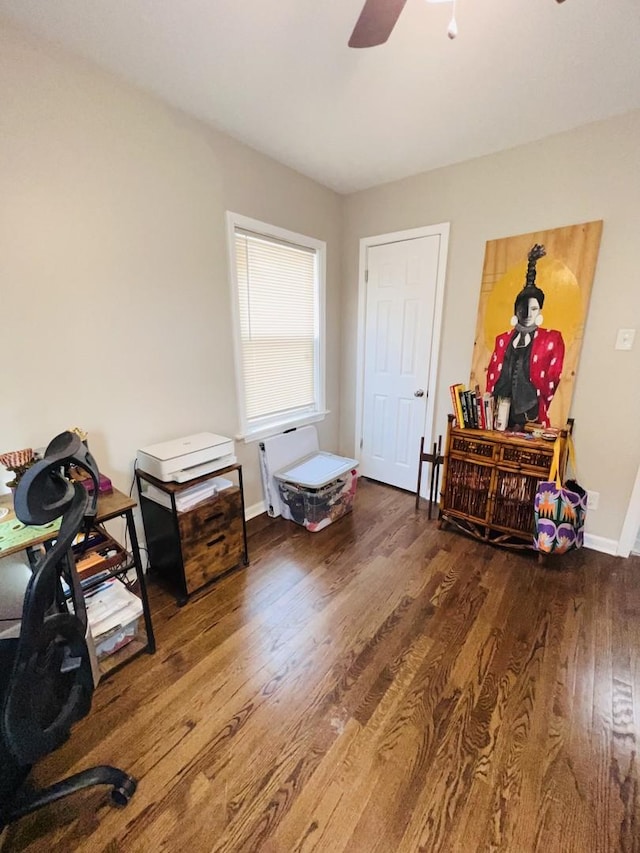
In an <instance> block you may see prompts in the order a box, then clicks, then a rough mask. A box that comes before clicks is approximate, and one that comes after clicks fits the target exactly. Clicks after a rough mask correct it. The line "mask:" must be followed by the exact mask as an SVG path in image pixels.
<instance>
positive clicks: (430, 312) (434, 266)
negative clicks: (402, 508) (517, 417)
mask: <svg viewBox="0 0 640 853" xmlns="http://www.w3.org/2000/svg"><path fill="white" fill-rule="evenodd" d="M439 249H440V236H439V235H437V234H434V235H430V236H425V237H417V238H415V239H407V240H400V241H398V242H392V243H385V244H382V245H374V246H369V247H368V249H367V261H366V263H367V275H366V300H365V330H364V334H365V342H364V374H363V400H362V438H361V451H360V473H361V474H363V475H364V476H366V477H371V478H372V479H374V480H380V481H381V482H383V483H389V484H390V485H392V486H398V487H399V488H402V489H407V490H410V491H413V490H414V489H415V487H416V480H417V476H418V454H419V451H420V438H421V436H422V435H423V434H424V430H425V416H426V406H427V396H428V393H429V387H428V383H429V373H430V354H431V342H432V336H433V326H434V314H435V302H436V290H437V281H438V263H439Z"/></svg>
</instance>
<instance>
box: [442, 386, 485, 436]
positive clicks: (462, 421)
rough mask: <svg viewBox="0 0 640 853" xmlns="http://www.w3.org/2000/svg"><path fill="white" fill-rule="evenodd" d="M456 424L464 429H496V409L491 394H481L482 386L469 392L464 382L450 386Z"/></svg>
mask: <svg viewBox="0 0 640 853" xmlns="http://www.w3.org/2000/svg"><path fill="white" fill-rule="evenodd" d="M449 392H450V393H451V403H452V405H453V414H454V416H455V419H456V424H457V426H459V427H462V428H464V429H494V420H495V414H496V413H495V409H494V399H493V397H492V395H491V394H481V393H480V386H479V385H476V387H475V389H474V390H473V391H471V390H468V389H467V388H466V387H465V385H464V384H463V383H462V382H456V384H455V385H450V386H449Z"/></svg>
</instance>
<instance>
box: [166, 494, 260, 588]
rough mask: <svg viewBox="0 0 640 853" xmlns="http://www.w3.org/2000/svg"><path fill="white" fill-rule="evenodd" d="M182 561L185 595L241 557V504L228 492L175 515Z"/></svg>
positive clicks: (235, 496) (233, 564) (242, 545)
mask: <svg viewBox="0 0 640 853" xmlns="http://www.w3.org/2000/svg"><path fill="white" fill-rule="evenodd" d="M178 524H179V527H180V539H181V545H182V561H183V565H184V575H185V583H186V587H187V591H188V592H190V593H191V592H193V591H194V590H196V589H198V588H199V587H201V586H202V585H203V584H205V583H206V582H207V581H209V580H211V579H212V578H215V577H217V576H218V575H221V574H223V573H224V572H226V571H227V570H228V569H231V568H233V567H234V566H237V565H238V563H240V562H241V560H242V555H243V547H244V542H243V536H242V501H241V498H240V491H239V490H238V489H235V488H234V489H229V491H228V492H224V493H222V494H220V495H217V496H216V497H215V498H212V499H211V500H209V501H206V502H205V503H203V504H200V505H199V506H197V507H196V508H195V509H193V510H191V511H189V512H183V513H179V514H178Z"/></svg>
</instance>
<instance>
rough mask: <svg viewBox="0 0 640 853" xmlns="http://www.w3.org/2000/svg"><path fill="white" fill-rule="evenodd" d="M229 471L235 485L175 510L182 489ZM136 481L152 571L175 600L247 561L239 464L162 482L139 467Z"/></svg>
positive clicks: (184, 598) (224, 474) (184, 601)
mask: <svg viewBox="0 0 640 853" xmlns="http://www.w3.org/2000/svg"><path fill="white" fill-rule="evenodd" d="M228 475H231V476H232V477H235V478H236V479H237V485H233V486H230V487H228V488H226V489H224V490H222V491H219V492H218V493H217V494H215V495H213V496H212V497H209V498H206V499H205V500H203V501H201V502H200V503H198V504H196V505H195V506H193V508H191V509H187V510H184V511H180V510H179V508H178V505H179V495H180V493H181V492H186V491H187V490H188V489H189V488H191V487H193V486H198V485H200V484H202V483H206V482H207V481H210V480H212V479H213V478H215V477H225V478H226V477H227V476H228ZM136 480H137V484H138V493H139V495H140V506H141V509H142V519H143V522H144V529H145V536H146V540H147V548H148V551H149V560H150V564H151V572H152V575H155V576H157V577H158V579H160V580H163V581H165V582H166V584H167V585H169V586H170V588H171V589H172V590H173V592H174V594H175V595H176V599H177V601H178V604H179V605H183V604H185V603H186V601H187V599H188V597H189V596H190V595H191V594H192V593H193V592H195V591H196V590H198V589H200V588H201V587H202V586H204V585H205V584H207V583H209V582H210V581H212V580H215V579H216V578H218V577H220V575H223V574H225V572H227V571H229V570H230V569H233V568H235V567H236V566H238V565H240V564H242V565H245V566H246V565H248V563H249V553H248V548H247V530H246V523H245V517H244V489H243V484H242V466H241V465H238V464H236V465H229V466H228V467H227V468H224V469H222V470H221V471H216V472H215V473H213V474H207V475H205V476H203V477H198V478H196V479H194V480H189V481H188V482H186V483H164V482H162V481H161V480H157V479H156V478H155V477H152V476H151V475H150V474H147V473H145V472H144V471H141V470H140V469H138V470H137V471H136ZM148 486H153V487H154V488H155V489H158V490H160V492H161V493H162V495H164V496H165V500H164V503H159V502H158V501H157V500H153V499H152V498H150V497H149V496H148V494H149V488H148ZM164 504H166V505H164Z"/></svg>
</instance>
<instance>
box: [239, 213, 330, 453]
mask: <svg viewBox="0 0 640 853" xmlns="http://www.w3.org/2000/svg"><path fill="white" fill-rule="evenodd" d="M226 218H227V252H228V260H229V281H230V286H231V315H232V321H233V322H232V325H233V349H234V361H235V374H236V395H237V400H238V420H239V434H238V435H237V436H236V438H238V439H239V440H244V441H245V442H250V441H258V440H259V439H262V438H267V437H268V436H270V435H276V434H277V433H280V432H283V431H284V430H286V429H291V428H292V427H297V426H304V425H305V424H310V423H316V422H318V421H321V420H324V418H325V416H326V415H327V414H328V412H327V411H326V409H325V376H326V361H325V359H326V346H325V342H326V325H325V279H326V253H327V244H326V243H325V242H324V241H323V240H317V239H315V238H314V237H308V236H307V235H305V234H297V233H295V232H294V231H288V230H287V229H285V228H279V227H278V226H276V225H270V224H268V223H267V222H261V221H260V220H258V219H251V218H249V217H248V216H242V215H241V214H239V213H233V212H232V211H230V210H228V211H227V214H226ZM236 228H239V229H244V230H246V231H253V232H255V233H256V234H260V235H261V236H264V237H266V238H267V239H268V238H270V237H271V238H273V239H274V240H282V241H285V242H287V243H292V244H294V245H297V246H303V247H304V248H307V249H313V250H314V252H315V257H316V278H317V280H316V312H317V315H316V316H317V335H316V348H315V375H314V385H315V395H314V396H315V399H316V405H315V407H314V408H313V409H310V410H308V411H306V412H300V413H297V414H295V415H291V416H289V417H282V416H267V417H265V418H263V419H262V420H261V421H260V422H255V423H253V424H251V425H249V424H248V422H247V414H246V406H245V395H244V365H243V359H242V341H241V335H240V316H239V313H240V312H239V308H238V301H239V296H238V272H237V267H236V251H235V236H236Z"/></svg>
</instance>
